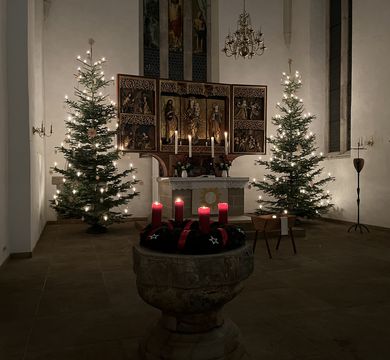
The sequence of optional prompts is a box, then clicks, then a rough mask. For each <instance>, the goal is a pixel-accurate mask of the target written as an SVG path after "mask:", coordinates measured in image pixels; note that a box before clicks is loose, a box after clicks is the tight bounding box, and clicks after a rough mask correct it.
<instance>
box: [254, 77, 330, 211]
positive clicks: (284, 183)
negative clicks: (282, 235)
mask: <svg viewBox="0 0 390 360" xmlns="http://www.w3.org/2000/svg"><path fill="white" fill-rule="evenodd" d="M281 81H282V86H283V99H282V101H281V103H277V106H276V108H277V109H278V111H279V112H280V114H277V115H275V116H274V117H273V118H272V123H273V124H274V125H275V126H276V135H275V136H271V137H269V138H267V142H268V144H270V147H271V150H272V156H271V157H270V159H269V160H268V161H266V160H262V158H259V160H257V161H256V164H258V165H263V166H265V168H266V170H267V173H266V175H265V177H264V179H263V181H257V180H256V179H254V180H253V181H252V183H251V185H252V186H253V187H255V188H256V189H258V190H259V191H261V192H263V193H264V194H265V195H266V196H264V197H265V199H263V196H261V195H260V196H259V200H258V203H259V209H258V210H257V212H258V213H275V212H278V213H282V212H283V211H284V210H287V211H288V212H289V213H291V214H295V215H297V216H301V217H308V218H313V217H317V216H320V215H321V214H324V213H326V212H327V211H328V210H329V209H330V208H331V207H332V206H333V204H332V203H331V195H330V193H329V191H325V190H324V187H325V186H326V185H327V184H328V183H329V182H330V181H333V180H334V177H332V176H331V174H328V175H327V176H323V175H322V173H323V168H322V167H321V166H320V163H321V161H322V160H324V156H323V154H322V153H320V154H318V153H317V147H316V137H315V135H314V134H313V133H312V132H311V131H309V126H310V124H311V123H312V121H313V119H315V116H314V115H312V114H310V113H305V112H304V105H303V100H302V99H300V98H299V97H298V96H297V92H298V91H299V89H300V88H301V87H302V80H301V75H300V74H299V72H298V71H296V72H295V74H291V72H290V74H286V73H283V76H282V79H281Z"/></svg>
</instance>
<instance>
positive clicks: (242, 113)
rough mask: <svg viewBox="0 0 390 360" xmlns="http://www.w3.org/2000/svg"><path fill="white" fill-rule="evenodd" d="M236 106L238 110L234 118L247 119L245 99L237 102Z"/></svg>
mask: <svg viewBox="0 0 390 360" xmlns="http://www.w3.org/2000/svg"><path fill="white" fill-rule="evenodd" d="M237 108H238V111H237V113H236V116H235V118H236V119H237V120H248V106H247V104H246V100H245V99H244V100H242V104H241V103H240V102H238V103H237Z"/></svg>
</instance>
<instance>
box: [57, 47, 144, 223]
mask: <svg viewBox="0 0 390 360" xmlns="http://www.w3.org/2000/svg"><path fill="white" fill-rule="evenodd" d="M86 55H87V56H86V58H82V57H81V55H78V56H77V57H76V60H77V61H78V62H80V63H81V64H82V65H85V64H88V63H89V64H90V65H92V51H91V50H87V51H86ZM105 62H106V58H105V57H102V58H100V59H99V60H98V61H96V62H94V63H93V65H94V66H100V67H101V69H102V66H103V65H104V63H105ZM99 74H100V78H99V79H100V80H101V81H103V82H104V81H106V79H105V73H104V71H103V70H101V71H100V73H99ZM75 77H76V80H77V82H78V83H80V82H81V81H82V79H83V68H82V66H78V67H77V72H76V74H75ZM106 82H107V83H109V84H111V85H112V86H114V85H115V77H114V76H112V77H111V78H110V80H108V81H106ZM78 85H79V84H78ZM76 93H78V94H80V95H82V96H84V97H85V99H86V100H87V101H91V100H93V99H94V97H95V94H93V93H91V92H89V89H88V88H85V89H83V90H81V92H80V90H79V86H78V87H77V88H76ZM97 95H98V97H99V100H104V99H106V98H107V99H108V100H109V102H110V104H111V105H112V107H113V108H114V107H115V106H116V103H115V101H113V100H112V99H110V98H109V95H105V94H103V93H102V92H99V93H98V94H97ZM64 98H65V101H66V102H67V101H69V96H68V95H67V94H66V95H65V96H64ZM95 99H96V98H95ZM80 116H81V114H80V112H78V111H75V112H74V113H73V114H72V113H69V115H68V117H67V120H68V121H69V122H71V123H73V124H77V121H78V120H81V119H80ZM115 117H116V116H115ZM111 122H112V119H108V123H107V130H108V131H116V130H117V129H118V127H119V122H118V119H117V118H116V122H115V129H111V128H110V126H109V124H110V123H111ZM72 135H73V130H72V129H71V128H69V127H67V128H66V132H65V139H64V140H63V141H62V142H61V143H60V149H63V150H65V149H67V148H69V149H70V150H71V151H73V154H74V152H75V150H76V149H77V148H78V149H80V148H81V147H82V146H84V145H88V144H86V143H84V144H83V143H81V142H77V144H76V142H75V139H74V138H73V136H72ZM117 140H118V139H117V134H114V137H113V140H112V144H111V145H112V146H113V147H114V149H115V150H116V151H121V155H123V150H124V148H123V146H120V148H119V149H118V145H117V143H118V141H117ZM91 145H93V146H94V147H95V148H96V149H99V148H100V147H101V144H99V142H96V143H94V144H91ZM55 154H57V150H56V151H55ZM53 165H54V166H53V168H52V169H53V170H54V171H57V170H58V169H59V167H58V162H57V161H54V164H53ZM112 165H113V167H114V168H115V169H118V168H119V165H120V164H119V163H118V161H112ZM122 166H123V165H122ZM128 166H129V169H130V170H132V171H133V170H134V171H135V169H134V166H133V163H131V162H130V163H129V165H128ZM64 167H65V170H67V169H73V171H74V172H75V174H76V176H77V178H81V177H83V175H84V174H83V172H82V171H81V170H80V169H76V168H75V167H74V166H73V164H72V163H70V162H66V161H65V166H64ZM96 171H97V168H96ZM98 178H99V175H98V173H96V179H98ZM62 182H63V183H64V184H65V183H66V182H67V179H66V178H65V177H63V178H62ZM138 182H139V181H138V180H137V177H136V175H134V174H133V175H132V178H131V180H130V190H129V194H130V195H134V194H135V193H136V191H137V190H136V187H135V184H137V183H138ZM109 186H110V185H109V184H108V183H107V184H106V185H105V186H100V187H99V186H97V187H96V192H98V193H100V194H101V195H103V194H104V193H108V192H109ZM78 192H79V190H78V188H77V182H74V183H73V184H72V194H73V195H77V194H78ZM60 194H61V190H60V189H56V191H55V193H54V194H53V200H54V202H55V204H56V205H57V204H58V202H59V201H60V199H59V195H60ZM122 196H123V195H122V194H121V193H120V192H118V193H117V194H116V197H117V198H118V199H120V198H121V197H122ZM100 202H103V198H101V199H100ZM82 210H83V211H85V213H88V212H89V211H91V205H85V206H84V207H83V209H82ZM119 211H121V212H122V213H123V214H125V215H126V214H129V208H128V206H127V204H126V205H125V206H124V207H121V208H120V209H119ZM102 218H103V220H104V221H108V219H109V214H103V216H102Z"/></svg>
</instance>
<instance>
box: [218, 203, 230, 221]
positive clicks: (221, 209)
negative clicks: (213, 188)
mask: <svg viewBox="0 0 390 360" xmlns="http://www.w3.org/2000/svg"><path fill="white" fill-rule="evenodd" d="M228 211H229V204H228V203H219V204H218V222H219V223H220V224H227V223H228Z"/></svg>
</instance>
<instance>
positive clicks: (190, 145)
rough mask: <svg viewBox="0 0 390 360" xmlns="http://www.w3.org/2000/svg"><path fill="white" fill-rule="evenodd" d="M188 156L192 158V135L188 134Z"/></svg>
mask: <svg viewBox="0 0 390 360" xmlns="http://www.w3.org/2000/svg"><path fill="white" fill-rule="evenodd" d="M188 157H189V158H192V136H191V135H188Z"/></svg>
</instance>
